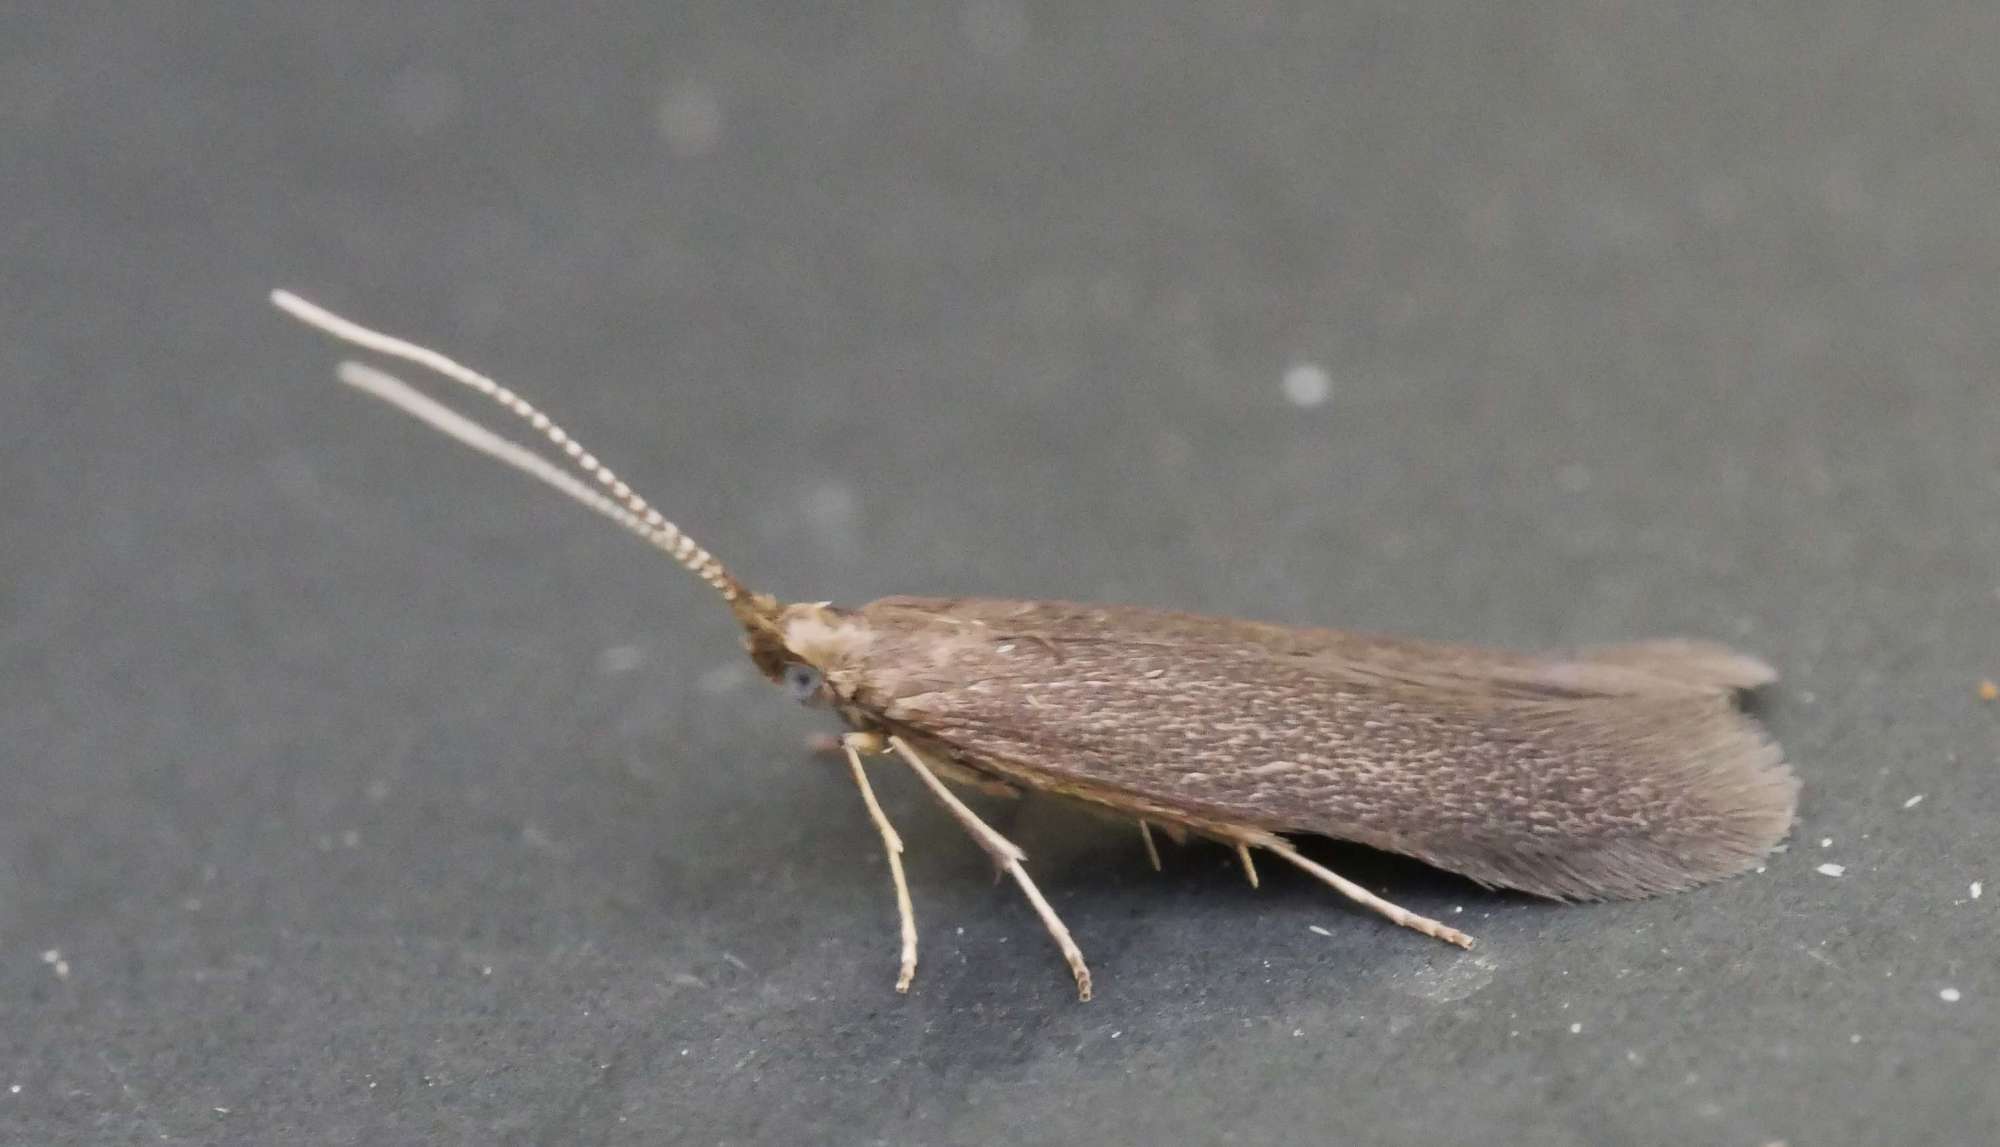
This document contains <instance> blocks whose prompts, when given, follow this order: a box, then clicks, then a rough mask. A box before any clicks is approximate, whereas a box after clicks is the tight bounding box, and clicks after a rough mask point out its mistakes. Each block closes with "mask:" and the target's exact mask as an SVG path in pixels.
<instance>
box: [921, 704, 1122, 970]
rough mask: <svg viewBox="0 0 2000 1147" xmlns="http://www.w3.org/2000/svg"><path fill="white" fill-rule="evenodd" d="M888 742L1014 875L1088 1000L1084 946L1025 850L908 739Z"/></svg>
mask: <svg viewBox="0 0 2000 1147" xmlns="http://www.w3.org/2000/svg"><path fill="white" fill-rule="evenodd" d="M889 745H890V747H891V748H894V749H895V750H896V752H897V754H898V755H900V756H901V757H902V758H903V760H904V761H905V762H907V763H908V764H909V766H910V768H911V769H913V770H914V771H915V772H916V774H917V776H918V777H920V778H922V779H923V782H924V784H925V786H926V787H928V788H929V789H930V790H931V794H932V795H933V796H936V797H937V799H938V800H939V801H942V802H943V803H944V807H945V808H946V809H947V810H949V811H950V813H951V815H952V816H953V817H955V818H956V819H957V820H958V823H959V824H960V825H961V826H962V827H963V828H964V829H965V831H966V832H968V833H970V834H971V835H972V839H973V840H975V841H977V842H978V843H979V847H981V848H983V849H985V850H986V854H987V855H988V856H991V857H992V858H993V862H994V863H995V864H998V865H999V866H1000V868H1001V870H1002V871H1004V872H1005V873H1007V875H1009V876H1011V877H1013V878H1014V883H1016V884H1018V885H1020V886H1021V893H1022V894H1023V895H1025V896H1026V897H1027V898H1028V903H1029V904H1031V905H1033V906H1034V909H1035V914H1036V915H1038V916H1040V917H1041V918H1042V926H1043V927H1044V928H1047V929H1048V930H1049V935H1050V936H1051V937H1053V938H1054V939H1055V942H1056V947H1058V948H1060V949H1062V954H1063V959H1064V960H1066V961H1068V963H1069V970H1070V974H1071V975H1073V976H1075V977H1076V997H1077V999H1079V1000H1088V999H1089V998H1090V968H1089V967H1088V966H1087V965H1085V964H1084V962H1083V950H1082V949H1081V948H1078V947H1077V946H1076V941H1075V940H1074V939H1072V938H1071V937H1070V934H1069V929H1068V928H1067V927H1065V926H1064V924H1063V922H1062V917H1060V916H1057V915H1056V910H1055V909H1054V908H1051V907H1050V906H1049V902H1048V900H1047V899H1045V898H1044V897H1043V896H1042V890H1041V889H1039V888H1037V887H1035V882H1034V881H1033V880H1030V879H1029V878H1028V870H1027V869H1025V868H1023V867H1021V862H1022V861H1023V860H1026V859H1027V858H1028V854H1027V853H1025V852H1022V851H1021V850H1020V848H1019V847H1018V846H1016V845H1015V844H1014V842H1013V841H1011V840H1008V839H1007V838H1006V837H1004V836H1001V835H1000V834H999V833H997V832H995V831H993V829H992V827H991V826H989V825H988V824H987V823H986V822H985V821H983V820H980V819H979V814H978V813H975V812H973V811H972V810H971V809H969V808H967V807H966V805H965V802H964V801H961V800H959V799H958V797H957V795H956V794H954V793H953V792H952V791H951V790H950V789H948V788H946V787H944V782H943V781H941V780H938V779H937V774H935V773H933V772H931V769H930V766H929V765H927V764H925V763H924V759H923V757H922V756H920V755H918V753H917V751H916V750H915V749H912V748H911V747H910V746H909V743H908V742H907V741H904V740H903V738H901V737H890V738H889Z"/></svg>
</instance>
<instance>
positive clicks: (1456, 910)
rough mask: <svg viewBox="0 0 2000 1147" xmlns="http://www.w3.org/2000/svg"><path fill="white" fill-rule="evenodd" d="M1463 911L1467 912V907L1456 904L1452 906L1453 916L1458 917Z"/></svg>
mask: <svg viewBox="0 0 2000 1147" xmlns="http://www.w3.org/2000/svg"><path fill="white" fill-rule="evenodd" d="M1463 911H1465V905H1463V904H1454V905H1452V906H1451V914H1452V915H1454V916H1456V915H1458V914H1459V913H1460V912H1463Z"/></svg>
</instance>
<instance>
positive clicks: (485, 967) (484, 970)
mask: <svg viewBox="0 0 2000 1147" xmlns="http://www.w3.org/2000/svg"><path fill="white" fill-rule="evenodd" d="M479 974H480V975H482V976H490V975H492V974H493V965H491V964H481V965H480V966H479Z"/></svg>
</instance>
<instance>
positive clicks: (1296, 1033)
mask: <svg viewBox="0 0 2000 1147" xmlns="http://www.w3.org/2000/svg"><path fill="white" fill-rule="evenodd" d="M1304 1034H1306V1029H1304V1028H1293V1029H1292V1038H1293V1039H1297V1038H1299V1037H1300V1036H1302V1035H1304Z"/></svg>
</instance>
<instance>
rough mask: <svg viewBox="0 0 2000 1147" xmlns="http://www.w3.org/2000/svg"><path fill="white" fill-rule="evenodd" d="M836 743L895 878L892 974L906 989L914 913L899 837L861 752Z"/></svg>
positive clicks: (913, 952)
mask: <svg viewBox="0 0 2000 1147" xmlns="http://www.w3.org/2000/svg"><path fill="white" fill-rule="evenodd" d="M840 747H841V748H842V749H844V750H846V752H847V763H848V765H849V766H851V767H852V768H853V770H854V783H855V784H856V785H857V786H858V787H859V788H860V789H861V800H862V802H863V803H864V804H866V805H867V806H868V815H869V817H870V818H871V819H873V820H874V821H875V830H876V831H877V832H879V833H881V834H882V847H883V849H884V850H886V851H887V852H888V854H889V877H890V879H892V880H894V881H895V882H896V914H897V915H898V916H900V917H901V918H902V921H903V966H902V971H901V972H899V973H898V974H897V976H896V990H897V991H899V992H907V991H909V990H910V980H911V979H912V978H913V977H915V976H916V974H917V914H916V910H915V909H913V908H912V907H911V906H910V885H909V882H908V881H907V880H905V879H904V878H903V838H902V837H900V836H898V835H896V829H895V826H893V825H891V824H890V823H889V817H888V816H887V815H886V814H885V813H883V811H882V806H881V804H880V803H879V802H877V801H876V799H875V790H874V788H873V787H871V786H870V785H869V784H868V772H867V770H866V769H863V768H862V767H861V754H860V753H859V752H856V751H855V747H854V745H853V744H851V743H849V742H848V741H846V740H845V739H843V740H842V741H841V745H840Z"/></svg>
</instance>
